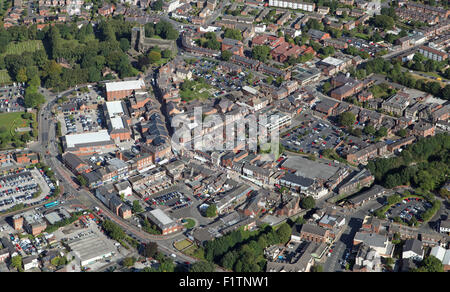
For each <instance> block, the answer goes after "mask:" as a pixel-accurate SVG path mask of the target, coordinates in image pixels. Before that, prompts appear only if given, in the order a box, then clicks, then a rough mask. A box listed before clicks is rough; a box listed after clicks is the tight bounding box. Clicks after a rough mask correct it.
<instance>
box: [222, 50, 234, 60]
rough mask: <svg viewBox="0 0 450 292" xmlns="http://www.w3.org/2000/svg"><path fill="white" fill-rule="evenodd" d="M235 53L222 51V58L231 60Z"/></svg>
mask: <svg viewBox="0 0 450 292" xmlns="http://www.w3.org/2000/svg"><path fill="white" fill-rule="evenodd" d="M232 55H233V54H232V53H231V52H230V51H222V55H221V57H222V60H224V61H229V60H230V58H231V56H232Z"/></svg>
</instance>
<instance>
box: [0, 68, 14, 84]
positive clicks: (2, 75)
mask: <svg viewBox="0 0 450 292" xmlns="http://www.w3.org/2000/svg"><path fill="white" fill-rule="evenodd" d="M11 83H12V80H11V76H9V73H8V71H7V70H0V84H1V85H4V84H11Z"/></svg>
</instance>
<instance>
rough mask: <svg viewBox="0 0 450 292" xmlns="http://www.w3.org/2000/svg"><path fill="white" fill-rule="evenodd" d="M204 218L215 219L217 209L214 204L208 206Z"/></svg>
mask: <svg viewBox="0 0 450 292" xmlns="http://www.w3.org/2000/svg"><path fill="white" fill-rule="evenodd" d="M205 215H206V217H209V218H211V217H216V215H217V207H216V205H214V204H211V205H209V207H208V208H207V209H206V212H205Z"/></svg>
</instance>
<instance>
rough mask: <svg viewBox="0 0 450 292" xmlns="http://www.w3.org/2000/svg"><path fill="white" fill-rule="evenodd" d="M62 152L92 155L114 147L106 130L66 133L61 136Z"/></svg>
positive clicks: (108, 150)
mask: <svg viewBox="0 0 450 292" xmlns="http://www.w3.org/2000/svg"><path fill="white" fill-rule="evenodd" d="M63 148H64V152H72V153H73V154H75V155H80V156H82V155H92V154H94V153H105V152H110V151H112V150H113V149H114V148H115V143H114V141H113V140H112V139H111V136H110V135H109V134H108V131H107V130H100V131H98V132H88V133H82V134H73V135H66V136H64V138H63Z"/></svg>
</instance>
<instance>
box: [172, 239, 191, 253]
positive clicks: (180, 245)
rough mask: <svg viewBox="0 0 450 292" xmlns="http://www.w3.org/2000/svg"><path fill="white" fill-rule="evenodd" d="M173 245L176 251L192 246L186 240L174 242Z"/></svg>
mask: <svg viewBox="0 0 450 292" xmlns="http://www.w3.org/2000/svg"><path fill="white" fill-rule="evenodd" d="M174 245H175V248H176V249H178V250H183V249H185V248H187V247H188V246H191V245H192V242H190V241H189V240H187V239H183V240H181V241H177V242H175V244H174Z"/></svg>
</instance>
